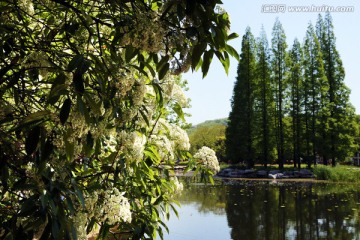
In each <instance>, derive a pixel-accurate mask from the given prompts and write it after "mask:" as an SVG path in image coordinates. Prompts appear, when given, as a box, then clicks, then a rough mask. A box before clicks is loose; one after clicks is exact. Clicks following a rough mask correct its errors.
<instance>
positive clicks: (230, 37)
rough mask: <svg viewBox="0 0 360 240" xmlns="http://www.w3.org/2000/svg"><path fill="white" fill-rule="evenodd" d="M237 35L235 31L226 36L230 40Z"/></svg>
mask: <svg viewBox="0 0 360 240" xmlns="http://www.w3.org/2000/svg"><path fill="white" fill-rule="evenodd" d="M238 37H239V34H237V33H231V34H230V35H229V36H227V40H228V41H229V40H232V39H235V38H238Z"/></svg>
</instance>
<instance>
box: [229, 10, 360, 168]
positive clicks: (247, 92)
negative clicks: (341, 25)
mask: <svg viewBox="0 0 360 240" xmlns="http://www.w3.org/2000/svg"><path fill="white" fill-rule="evenodd" d="M249 36H251V35H250V32H249V29H247V30H246V33H245V34H244V37H243V45H242V49H241V54H240V63H239V66H238V76H237V80H236V83H235V86H234V95H233V100H232V111H231V113H230V115H229V125H228V128H227V130H226V133H227V134H226V137H227V139H226V148H227V157H228V159H229V160H230V161H232V162H235V163H237V162H240V161H245V162H246V163H247V164H248V165H250V166H251V165H252V164H253V161H256V162H258V163H264V164H265V165H266V164H267V163H271V162H275V160H277V161H278V163H279V167H280V168H281V167H282V166H283V164H284V163H285V161H288V162H290V161H293V162H294V166H297V167H300V163H301V161H303V162H306V163H308V167H310V166H311V165H312V164H317V163H324V164H328V163H329V161H331V163H332V164H333V165H335V163H336V161H337V160H340V161H345V160H347V158H349V157H352V156H353V154H354V153H355V151H356V150H357V142H356V137H357V136H358V129H357V127H356V124H357V123H356V118H355V111H354V109H353V107H352V106H351V104H350V102H349V89H348V88H347V87H346V86H345V83H344V78H345V73H344V69H343V67H342V62H341V59H340V56H339V53H338V52H337V49H336V45H335V36H334V32H333V26H332V20H331V16H330V14H328V13H327V14H326V15H325V17H324V18H323V17H322V16H321V15H319V19H318V22H317V23H316V27H315V28H314V27H313V25H312V24H309V26H308V29H307V31H306V36H305V38H304V42H303V44H300V42H299V41H298V40H295V41H294V43H293V45H292V48H291V49H290V50H287V43H286V40H285V39H286V36H285V32H284V30H283V28H282V26H281V23H280V22H279V21H278V20H276V22H275V24H274V28H273V32H272V47H271V54H269V49H268V48H267V40H266V36H265V33H264V32H262V33H261V36H260V38H259V40H258V41H257V43H256V44H251V45H250V44H249V43H251V42H253V40H251V41H249V40H248V39H249ZM244 43H245V44H244ZM246 43H247V44H246ZM249 46H252V47H249ZM255 53H257V54H256V58H255V59H254V57H253V55H254V54H255ZM239 86H241V87H239ZM275 155H277V157H275Z"/></svg>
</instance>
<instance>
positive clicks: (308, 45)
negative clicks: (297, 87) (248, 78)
mask: <svg viewBox="0 0 360 240" xmlns="http://www.w3.org/2000/svg"><path fill="white" fill-rule="evenodd" d="M304 74H305V75H304V94H305V101H304V114H305V139H306V157H307V159H308V166H309V167H310V165H311V162H310V160H311V159H312V160H313V162H314V164H316V162H315V160H316V155H317V153H318V152H319V151H320V150H319V148H320V145H319V142H320V141H319V138H320V136H323V134H321V133H320V129H321V128H323V126H321V127H320V128H319V126H318V125H319V124H320V123H323V122H322V121H321V120H322V119H324V118H322V117H321V116H320V114H324V115H325V114H326V113H325V112H324V108H323V106H326V103H325V102H326V99H325V98H324V96H325V95H326V92H327V89H328V87H327V80H326V76H325V72H324V65H323V61H322V53H321V47H320V43H319V40H318V38H317V36H316V33H315V30H314V27H313V25H312V24H311V23H310V24H309V25H308V29H307V31H306V36H305V43H304ZM321 139H322V138H321Z"/></svg>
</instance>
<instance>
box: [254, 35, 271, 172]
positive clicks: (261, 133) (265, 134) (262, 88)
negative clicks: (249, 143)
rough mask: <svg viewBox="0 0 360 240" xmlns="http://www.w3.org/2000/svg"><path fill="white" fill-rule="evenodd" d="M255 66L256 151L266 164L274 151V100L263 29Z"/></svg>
mask: <svg viewBox="0 0 360 240" xmlns="http://www.w3.org/2000/svg"><path fill="white" fill-rule="evenodd" d="M256 62H257V64H256V77H257V84H258V85H257V94H256V96H257V102H258V104H257V106H258V107H257V108H258V111H257V112H258V115H259V117H258V118H257V119H258V121H257V123H258V127H257V128H256V129H257V135H258V139H259V140H258V141H257V142H258V147H257V149H258V151H259V152H260V154H259V158H260V159H262V163H263V164H264V165H265V167H266V166H267V164H268V163H269V162H270V161H271V160H272V158H273V156H272V153H273V149H274V137H273V133H272V132H273V131H272V130H273V124H274V120H273V117H274V116H273V115H274V114H273V112H274V100H273V97H272V91H271V82H270V74H271V68H270V49H269V43H268V40H267V37H266V33H265V30H264V28H262V29H261V32H260V37H259V38H258V40H257V61H256Z"/></svg>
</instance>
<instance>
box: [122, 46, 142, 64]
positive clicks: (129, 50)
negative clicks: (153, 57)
mask: <svg viewBox="0 0 360 240" xmlns="http://www.w3.org/2000/svg"><path fill="white" fill-rule="evenodd" d="M138 52H139V51H138V50H137V49H136V48H134V47H133V46H131V45H128V46H126V50H125V61H126V62H127V63H129V62H130V61H131V60H132V59H133V58H134V57H135V56H136V54H137V53H138Z"/></svg>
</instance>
